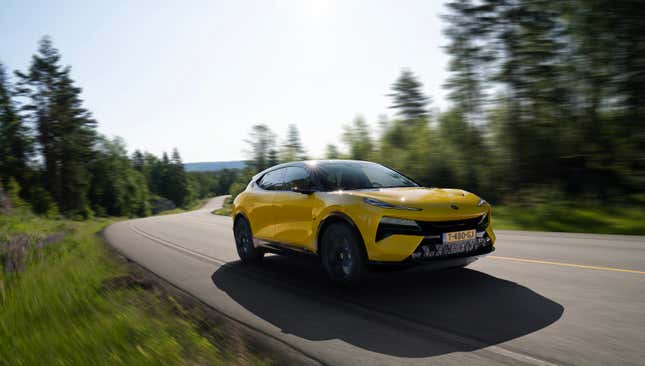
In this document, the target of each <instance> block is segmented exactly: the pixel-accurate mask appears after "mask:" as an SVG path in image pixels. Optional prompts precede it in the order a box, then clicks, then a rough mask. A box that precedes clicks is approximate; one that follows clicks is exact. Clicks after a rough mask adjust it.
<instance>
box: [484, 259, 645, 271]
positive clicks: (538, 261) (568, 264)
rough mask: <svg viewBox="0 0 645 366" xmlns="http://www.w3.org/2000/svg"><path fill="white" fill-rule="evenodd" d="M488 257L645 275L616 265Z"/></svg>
mask: <svg viewBox="0 0 645 366" xmlns="http://www.w3.org/2000/svg"><path fill="white" fill-rule="evenodd" d="M488 258H491V259H501V260H507V261H513V262H523V263H535V264H548V265H552V266H560V267H572V268H584V269H595V270H599V271H611V272H624V273H636V274H642V275H645V271H638V270H635V269H624V268H616V267H602V266H591V265H587V264H575V263H566V262H552V261H544V260H539V259H527V258H516V257H503V256H499V255H489V256H488Z"/></svg>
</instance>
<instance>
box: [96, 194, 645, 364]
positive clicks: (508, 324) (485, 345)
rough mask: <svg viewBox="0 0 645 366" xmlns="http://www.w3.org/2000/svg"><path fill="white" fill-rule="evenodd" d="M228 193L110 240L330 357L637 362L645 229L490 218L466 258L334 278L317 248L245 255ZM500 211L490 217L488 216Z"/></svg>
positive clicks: (642, 342) (644, 340)
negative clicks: (504, 227)
mask: <svg viewBox="0 0 645 366" xmlns="http://www.w3.org/2000/svg"><path fill="white" fill-rule="evenodd" d="M222 199H223V198H222V197H218V198H215V199H213V200H212V201H211V202H209V204H208V205H206V206H205V207H204V208H203V209H201V210H198V211H193V212H189V213H185V214H178V215H168V216H157V217H149V218H144V219H137V220H131V221H125V222H119V223H116V224H114V225H112V226H110V227H108V228H107V229H106V232H105V236H106V238H107V240H108V241H109V242H110V244H111V245H113V246H114V247H116V248H117V249H118V250H119V251H121V252H122V253H123V254H124V255H126V256H127V257H129V258H131V259H132V260H134V261H135V262H138V263H139V264H141V265H143V266H144V267H146V268H148V269H149V270H151V271H153V272H155V273H156V274H158V275H159V276H161V277H163V278H164V279H166V280H167V281H169V282H171V283H172V284H174V285H175V286H177V287H179V288H181V289H183V290H185V291H187V292H189V293H191V294H193V295H194V296H196V297H198V298H200V299H201V300H202V301H203V302H205V303H207V304H209V305H210V306H212V307H213V308H215V309H216V310H218V311H220V312H222V313H224V314H227V315H228V316H230V317H232V318H234V319H237V320H239V321H240V322H242V323H244V324H246V325H248V326H250V327H252V328H254V329H255V330H257V331H260V332H263V333H265V334H266V335H268V336H271V337H274V338H275V339H277V340H279V341H281V342H283V343H285V344H287V345H289V346H290V347H293V349H295V350H298V351H300V352H302V353H304V354H306V355H307V356H308V357H310V358H311V359H313V360H315V361H319V362H321V363H324V364H330V365H358V364H363V365H390V364H393V365H394V364H419V365H427V364H430V363H432V364H437V365H466V364H467V365H478V364H491V363H498V364H514V365H515V364H530V365H534V364H547V365H548V364H575V365H643V364H645V237H638V236H620V235H587V234H568V233H537V232H520V231H497V235H498V242H497V245H496V247H497V251H496V252H495V253H494V255H492V256H489V257H486V258H484V259H482V260H479V261H478V262H475V263H473V264H471V265H470V266H469V267H468V268H466V269H457V270H448V271H442V272H431V271H407V272H400V271H399V272H377V273H372V274H370V276H369V277H368V279H367V281H366V282H365V284H364V285H363V286H362V287H361V288H358V289H353V290H347V289H339V288H336V287H334V286H333V285H332V284H330V283H329V282H328V281H327V280H326V278H325V276H324V273H323V271H322V269H321V267H320V266H319V265H318V263H317V262H316V261H315V259H313V258H312V259H306V258H304V259H303V258H291V257H279V256H269V257H266V258H265V259H266V260H265V262H264V263H263V264H262V265H260V266H258V267H250V268H249V267H247V266H244V265H242V264H240V263H239V262H238V261H237V260H238V258H237V254H236V252H235V246H234V239H233V235H232V230H231V223H232V221H231V219H230V218H229V217H222V216H215V215H212V214H211V213H210V211H212V210H213V209H214V208H215V207H219V206H220V205H221V202H222ZM493 223H494V221H493Z"/></svg>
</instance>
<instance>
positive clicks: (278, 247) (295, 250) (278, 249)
mask: <svg viewBox="0 0 645 366" xmlns="http://www.w3.org/2000/svg"><path fill="white" fill-rule="evenodd" d="M253 244H254V245H255V247H262V248H264V249H266V250H267V252H269V253H274V254H281V255H314V256H315V255H317V254H316V253H314V252H312V251H310V250H308V249H305V248H302V247H297V246H295V245H289V244H284V243H278V242H274V241H268V240H264V239H258V238H253Z"/></svg>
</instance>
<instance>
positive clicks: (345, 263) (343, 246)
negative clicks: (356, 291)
mask: <svg viewBox="0 0 645 366" xmlns="http://www.w3.org/2000/svg"><path fill="white" fill-rule="evenodd" d="M321 244H322V247H321V250H320V257H321V261H322V264H323V267H324V268H325V271H326V272H327V275H328V276H329V278H330V279H331V280H332V281H334V282H336V283H338V284H341V285H344V286H352V285H357V284H358V283H360V282H361V280H362V279H363V277H364V275H365V273H366V271H367V257H366V255H365V251H364V248H363V242H362V241H361V239H360V237H359V236H358V233H356V231H355V230H354V229H353V228H352V227H351V226H349V225H348V224H345V223H341V222H338V223H333V224H331V225H330V226H329V227H328V228H327V229H326V230H325V232H324V233H323V235H322V238H321Z"/></svg>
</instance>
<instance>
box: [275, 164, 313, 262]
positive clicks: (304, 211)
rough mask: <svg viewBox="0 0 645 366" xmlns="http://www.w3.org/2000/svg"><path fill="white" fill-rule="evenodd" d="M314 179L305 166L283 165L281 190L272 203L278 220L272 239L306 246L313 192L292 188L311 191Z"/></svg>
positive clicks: (311, 229) (311, 221)
mask: <svg viewBox="0 0 645 366" xmlns="http://www.w3.org/2000/svg"><path fill="white" fill-rule="evenodd" d="M312 188H313V182H312V179H311V175H310V172H309V171H308V170H307V169H306V168H305V167H304V166H290V167H287V168H286V172H285V175H284V186H283V189H282V190H280V191H277V192H276V195H275V200H274V204H275V206H276V208H278V220H279V222H278V223H277V224H276V225H275V226H274V228H275V231H274V238H275V241H277V242H279V243H283V244H287V245H292V246H296V247H300V248H307V249H309V250H313V248H309V246H310V244H311V237H312V235H313V214H312V211H313V206H314V202H315V199H316V198H315V193H314V194H306V193H300V192H296V191H294V190H298V189H305V190H311V189H312Z"/></svg>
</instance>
